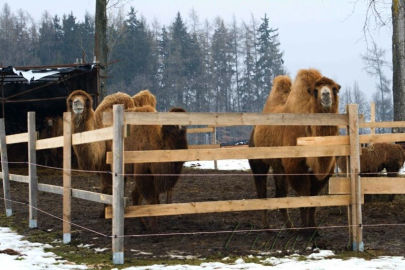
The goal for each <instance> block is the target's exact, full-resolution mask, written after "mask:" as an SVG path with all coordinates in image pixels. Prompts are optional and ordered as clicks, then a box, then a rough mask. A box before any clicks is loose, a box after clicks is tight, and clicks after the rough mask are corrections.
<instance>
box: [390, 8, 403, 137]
mask: <svg viewBox="0 0 405 270" xmlns="http://www.w3.org/2000/svg"><path fill="white" fill-rule="evenodd" d="M391 9H392V30H393V33H392V66H393V77H392V82H393V94H394V120H395V121H404V120H405V3H404V0H397V1H392V8H391ZM401 132H405V129H401Z"/></svg>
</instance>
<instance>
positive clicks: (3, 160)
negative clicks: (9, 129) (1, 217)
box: [0, 118, 13, 217]
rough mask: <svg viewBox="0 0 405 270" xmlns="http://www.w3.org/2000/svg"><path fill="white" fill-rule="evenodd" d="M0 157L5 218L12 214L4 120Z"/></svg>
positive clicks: (1, 121) (0, 128)
mask: <svg viewBox="0 0 405 270" xmlns="http://www.w3.org/2000/svg"><path fill="white" fill-rule="evenodd" d="M0 151H1V153H0V157H1V171H2V173H1V177H2V178H3V193H4V207H5V210H6V216H8V217H9V216H11V215H12V214H13V210H12V205H11V201H10V200H11V194H10V179H9V177H10V176H9V171H8V157H7V143H6V128H5V126H4V119H3V118H1V119H0Z"/></svg>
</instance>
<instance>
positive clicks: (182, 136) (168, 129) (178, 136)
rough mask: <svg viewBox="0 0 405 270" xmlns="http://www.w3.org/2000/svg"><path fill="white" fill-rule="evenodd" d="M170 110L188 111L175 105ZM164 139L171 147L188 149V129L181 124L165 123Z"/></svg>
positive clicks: (163, 128) (163, 129)
mask: <svg viewBox="0 0 405 270" xmlns="http://www.w3.org/2000/svg"><path fill="white" fill-rule="evenodd" d="M169 112H186V110H184V109H183V108H178V107H174V108H171V109H170V111H169ZM162 136H163V141H164V144H165V145H166V146H169V148H170V149H187V145H188V143H187V129H186V127H185V126H181V125H163V126H162Z"/></svg>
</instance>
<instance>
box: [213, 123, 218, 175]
mask: <svg viewBox="0 0 405 270" xmlns="http://www.w3.org/2000/svg"><path fill="white" fill-rule="evenodd" d="M212 128H213V131H212V139H211V143H212V144H217V127H216V126H213V127H212ZM214 169H215V170H218V161H217V160H214Z"/></svg>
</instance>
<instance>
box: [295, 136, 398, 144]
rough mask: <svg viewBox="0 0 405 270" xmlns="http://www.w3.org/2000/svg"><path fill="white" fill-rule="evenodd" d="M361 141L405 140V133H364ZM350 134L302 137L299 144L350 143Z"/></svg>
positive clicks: (388, 141) (386, 141)
mask: <svg viewBox="0 0 405 270" xmlns="http://www.w3.org/2000/svg"><path fill="white" fill-rule="evenodd" d="M359 139H360V143H392V142H403V141H405V133H393V134H364V135H360V136H359ZM348 144H349V136H323V137H300V138H297V145H303V146H304V145H348Z"/></svg>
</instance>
